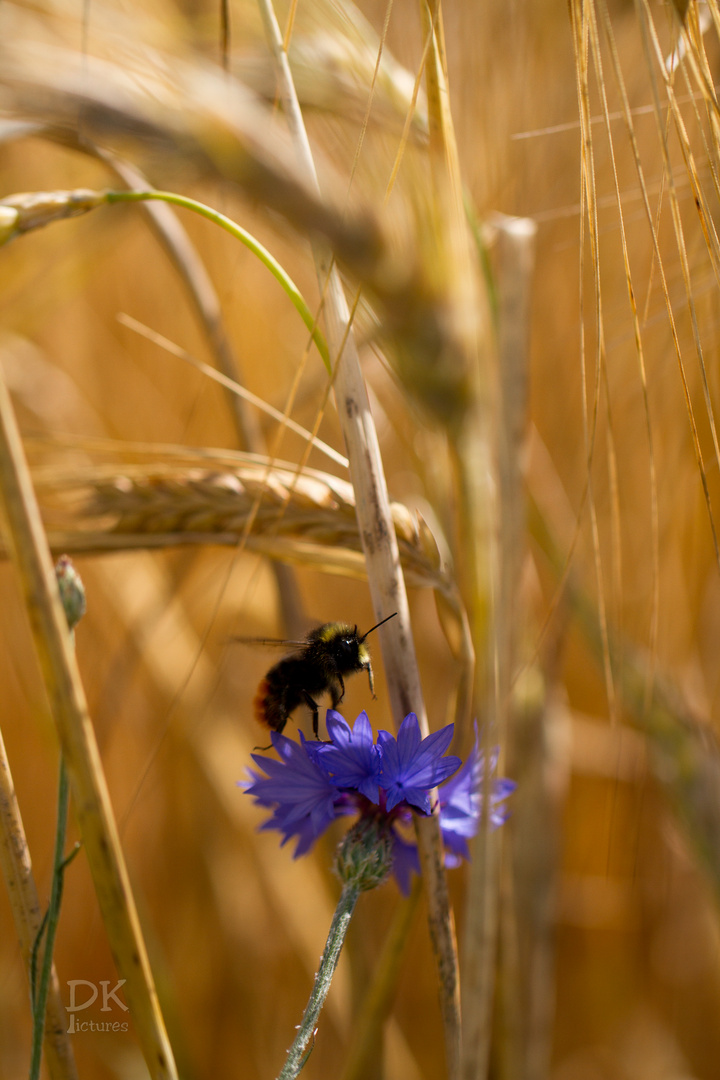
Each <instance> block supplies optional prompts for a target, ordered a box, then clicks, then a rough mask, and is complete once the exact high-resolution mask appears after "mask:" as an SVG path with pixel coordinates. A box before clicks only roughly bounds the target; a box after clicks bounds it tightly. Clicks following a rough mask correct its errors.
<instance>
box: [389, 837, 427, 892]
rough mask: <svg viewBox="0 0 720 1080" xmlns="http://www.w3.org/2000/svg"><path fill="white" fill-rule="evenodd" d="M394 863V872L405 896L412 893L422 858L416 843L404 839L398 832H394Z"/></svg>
mask: <svg viewBox="0 0 720 1080" xmlns="http://www.w3.org/2000/svg"><path fill="white" fill-rule="evenodd" d="M392 841H393V865H392V872H393V876H394V877H395V880H396V881H397V883H398V888H399V889H400V892H401V893H402V894H403V896H409V895H410V885H411V884H412V876H413V874H419V873H420V858H419V856H418V851H417V848H416V847H415V845H414V844H409V843H408V842H407V841H406V840H402V839H401V838H400V837H399V836H398V835H397V833H396V832H393V834H392Z"/></svg>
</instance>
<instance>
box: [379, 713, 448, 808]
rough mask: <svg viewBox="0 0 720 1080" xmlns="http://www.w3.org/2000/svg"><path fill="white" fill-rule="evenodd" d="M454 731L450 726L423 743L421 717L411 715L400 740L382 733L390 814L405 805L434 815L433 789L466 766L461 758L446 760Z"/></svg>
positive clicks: (383, 784)
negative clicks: (431, 799) (431, 804)
mask: <svg viewBox="0 0 720 1080" xmlns="http://www.w3.org/2000/svg"><path fill="white" fill-rule="evenodd" d="M453 730H454V725H453V724H448V725H447V726H446V727H444V728H442V729H441V730H440V731H436V732H434V733H433V734H432V735H428V736H427V738H425V739H422V740H421V739H420V725H419V724H418V719H417V716H416V715H415V713H409V714H408V715H407V716H406V717H405V719H404V720H403V722H402V724H401V725H400V730H399V732H398V737H397V739H395V738H394V737H393V736H392V735H391V734H390V733H389V732H387V731H381V732H379V734H378V748H379V750H380V756H381V759H382V773H381V776H380V785H381V787H382V788H383V789H384V790H385V792H386V793H387V809H388V810H392V809H393V808H394V807H395V806H397V805H398V803H400V802H403V801H405V802H407V803H410V804H411V805H412V806H416V807H418V809H420V810H422V811H423V813H425V814H429V813H430V795H429V791H430V789H431V788H434V787H436V786H437V785H438V784H440V783H442V781H443V780H446V779H447V778H448V776H450V775H451V774H452V773H454V772H455V771H456V769H459V768H460V765H461V764H462V762H461V760H460V758H458V757H453V756H448V757H445V758H443V757H442V755H443V754H444V752H445V750H447V748H448V746H449V745H450V740H451V739H452V736H453Z"/></svg>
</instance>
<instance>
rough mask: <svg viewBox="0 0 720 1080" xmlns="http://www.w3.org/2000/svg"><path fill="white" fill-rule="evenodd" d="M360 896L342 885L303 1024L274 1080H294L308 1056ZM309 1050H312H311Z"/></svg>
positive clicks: (357, 891) (348, 885)
mask: <svg viewBox="0 0 720 1080" xmlns="http://www.w3.org/2000/svg"><path fill="white" fill-rule="evenodd" d="M359 895H360V889H359V887H358V886H357V885H351V884H345V885H343V890H342V893H341V894H340V899H339V901H338V906H337V908H336V909H335V914H334V915H333V920H332V923H331V924H330V931H329V933H328V938H327V942H326V943H325V951H324V952H323V954H322V959H321V961H320V967H319V968H318V973H317V975H316V976H315V985H314V986H313V989H312V994H311V995H310V1000H309V1001H308V1003H307V1008H306V1009H305V1013H304V1015H303V1018H302V1023H301V1024H300V1027H299V1028H298V1033H297V1035H296V1036H295V1041H294V1042H293V1044H292V1046H291V1047H290V1049H289V1050H288V1054H287V1058H286V1059H285V1064H284V1066H283V1068H282V1071H281V1072H280V1073H279V1075H278V1078H277V1080H293V1078H294V1077H296V1076H297V1075H298V1073H299V1072H300V1070H301V1069H302V1067H303V1065H304V1064H305V1062H306V1061H307V1059H308V1057H309V1055H310V1051H309V1050H307V1046H308V1043H309V1042H310V1040H311V1038H312V1036H313V1033H314V1031H315V1025H316V1023H317V1018H318V1016H319V1015H320V1010H321V1009H322V1007H323V1005H324V1003H325V998H326V997H327V995H328V990H329V989H330V983H331V982H332V977H333V975H334V974H335V968H336V967H337V963H338V960H339V958H340V950H341V949H342V947H343V943H344V941H345V935H346V934H347V930H348V926H349V925H350V919H351V918H352V914H353V911H354V910H355V905H356V903H357V899H358V896H359ZM310 1049H312V1047H311V1048H310Z"/></svg>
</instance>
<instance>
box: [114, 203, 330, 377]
mask: <svg viewBox="0 0 720 1080" xmlns="http://www.w3.org/2000/svg"><path fill="white" fill-rule="evenodd" d="M103 198H104V200H105V202H107V203H119V202H143V201H147V200H150V199H156V200H158V201H160V202H166V203H171V204H172V205H173V206H182V207H184V208H185V209H186V210H192V211H193V212H194V213H196V214H200V215H201V217H205V218H207V219H208V221H212V222H214V223H215V224H216V225H219V226H220V227H221V228H223V229H225V231H226V232H229V233H230V235H231V236H234V237H235V238H236V239H237V240H240V241H241V243H243V244H245V246H246V247H247V248H249V249H250V251H252V253H253V254H254V255H256V256H257V257H258V259H260V261H261V262H262V263H264V264H265V266H267V268H268V270H269V271H270V273H271V274H272V275H273V277H274V278H275V280H276V281H278V282H279V284H280V285H281V286H282V288H283V289H284V290H285V292H286V293H287V295H288V296H289V298H290V301H291V303H292V304H293V306H294V307H295V309H296V311H297V312H298V314H299V315H300V318H301V319H302V321H303V322H304V323H305V325H306V326H307V328H308V330H309V331H310V333H311V335H312V339H313V341H314V342H315V344H316V345H317V349H318V352H319V353H320V356H321V357H322V360H323V363H324V364H325V367H326V368H327V371H328V374H329V375H332V365H331V363H330V353H329V351H328V347H327V342H326V341H325V337H324V336H323V333H322V331H321V330H320V328H319V327H318V325H317V323H316V321H315V316H314V315H313V313H312V311H311V310H310V308H309V307H308V305H307V304H306V302H305V299H304V297H303V295H302V293H301V292H300V290H299V289H298V287H297V285H296V284H295V282H294V281H293V280H292V278H291V277H290V275H289V274H288V273H286V271H285V270H283V268H282V266H281V265H280V263H279V262H278V261H277V259H275V258H273V256H272V255H271V254H270V252H269V251H268V250H267V248H265V247H263V245H262V244H261V243H259V242H258V241H257V240H256V239H255V237H254V236H251V234H250V233H249V232H247V231H246V230H245V229H243V228H242V227H241V226H240V225H238V224H237V222H235V221H233V220H232V219H231V218H229V217H225V215H224V214H220V213H218V211H217V210H213V209H212V207H211V206H206V205H205V203H201V202H197V200H196V199H189V198H187V196H185V195H176V194H175V193H174V192H172V191H152V190H150V191H106V192H105V193H104V196H103Z"/></svg>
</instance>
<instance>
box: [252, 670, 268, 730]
mask: <svg viewBox="0 0 720 1080" xmlns="http://www.w3.org/2000/svg"><path fill="white" fill-rule="evenodd" d="M270 697H271V687H270V683H269V682H268V681H267V679H263V680H262V681H261V682H260V685H259V686H258V688H257V692H256V694H255V698H254V699H253V712H254V713H255V719H256V720H257V722H258V723H259V724H262V725H263V726H264V727H267V726H268V725H270V726H272V725H271V724H270V720H269V718H268V698H270Z"/></svg>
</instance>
